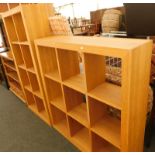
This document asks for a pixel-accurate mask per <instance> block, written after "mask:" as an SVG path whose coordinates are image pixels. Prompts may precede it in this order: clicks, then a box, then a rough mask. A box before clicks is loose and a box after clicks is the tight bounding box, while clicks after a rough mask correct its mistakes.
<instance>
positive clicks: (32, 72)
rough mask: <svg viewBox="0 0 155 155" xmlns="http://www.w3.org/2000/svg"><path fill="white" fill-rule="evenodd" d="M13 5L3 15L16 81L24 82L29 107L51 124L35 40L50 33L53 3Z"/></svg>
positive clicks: (23, 88)
mask: <svg viewBox="0 0 155 155" xmlns="http://www.w3.org/2000/svg"><path fill="white" fill-rule="evenodd" d="M15 5H16V4H15ZM12 7H13V8H12ZM10 8H11V9H10V10H9V11H6V12H5V13H3V14H2V18H3V22H4V26H5V29H6V32H7V36H8V39H9V42H10V46H11V50H12V53H13V57H14V60H15V66H16V68H17V74H18V77H19V78H16V80H19V81H20V82H21V86H22V90H23V92H24V94H25V97H26V103H27V105H28V107H29V108H30V109H31V110H32V111H33V112H34V113H35V114H37V115H38V116H39V117H40V118H41V119H42V120H44V121H45V122H46V123H47V124H49V125H51V120H50V117H49V112H48V108H47V105H46V100H45V98H44V92H43V89H42V83H41V80H40V73H39V70H38V62H37V59H36V52H35V48H34V42H33V41H34V39H36V38H40V37H44V36H48V35H49V34H51V32H50V26H49V22H48V17H49V16H52V15H53V14H54V9H53V6H52V4H19V5H18V6H16V7H14V6H12V5H10ZM12 75H13V74H10V78H11V76H12ZM14 80H15V79H14Z"/></svg>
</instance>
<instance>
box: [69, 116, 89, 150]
mask: <svg viewBox="0 0 155 155" xmlns="http://www.w3.org/2000/svg"><path fill="white" fill-rule="evenodd" d="M69 129H70V136H71V141H72V142H73V143H74V144H75V145H77V146H79V147H80V148H82V150H83V151H88V150H90V132H89V130H88V129H87V128H86V127H85V126H83V125H82V124H80V123H79V122H77V121H76V120H74V119H72V118H70V117H69Z"/></svg>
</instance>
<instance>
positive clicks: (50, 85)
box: [45, 78, 66, 112]
mask: <svg viewBox="0 0 155 155" xmlns="http://www.w3.org/2000/svg"><path fill="white" fill-rule="evenodd" d="M45 85H46V90H47V95H48V102H49V103H50V104H53V105H55V106H56V107H57V108H59V109H60V110H62V111H64V112H65V111H66V107H65V103H64V98H63V94H62V86H61V84H60V83H58V82H56V81H53V80H51V79H49V78H45ZM53 90H54V91H53Z"/></svg>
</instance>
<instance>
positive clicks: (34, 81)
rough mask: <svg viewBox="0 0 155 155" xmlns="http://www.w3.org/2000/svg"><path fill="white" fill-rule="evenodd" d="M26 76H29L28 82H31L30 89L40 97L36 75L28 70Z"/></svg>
mask: <svg viewBox="0 0 155 155" xmlns="http://www.w3.org/2000/svg"><path fill="white" fill-rule="evenodd" d="M28 76H29V79H30V83H31V86H32V91H33V92H34V94H35V95H37V96H38V97H40V98H41V93H40V89H39V83H38V79H37V77H36V75H35V74H33V73H30V72H29V73H28Z"/></svg>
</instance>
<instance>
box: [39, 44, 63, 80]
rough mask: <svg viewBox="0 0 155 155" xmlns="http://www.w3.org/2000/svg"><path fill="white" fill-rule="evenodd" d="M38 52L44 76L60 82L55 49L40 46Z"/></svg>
mask: <svg viewBox="0 0 155 155" xmlns="http://www.w3.org/2000/svg"><path fill="white" fill-rule="evenodd" d="M38 50H39V57H40V62H41V66H42V71H43V74H44V76H45V77H47V78H50V79H53V80H60V74H59V70H58V63H57V56H56V51H55V48H50V47H43V46H38Z"/></svg>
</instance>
